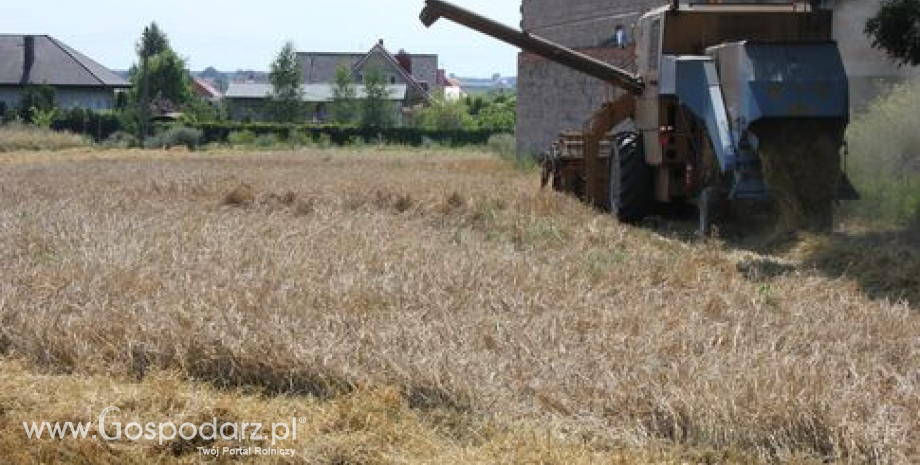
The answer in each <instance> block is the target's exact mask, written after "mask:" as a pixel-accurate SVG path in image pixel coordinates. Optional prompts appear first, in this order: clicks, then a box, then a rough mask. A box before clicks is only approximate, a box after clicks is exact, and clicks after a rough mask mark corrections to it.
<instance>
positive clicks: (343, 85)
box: [332, 63, 360, 124]
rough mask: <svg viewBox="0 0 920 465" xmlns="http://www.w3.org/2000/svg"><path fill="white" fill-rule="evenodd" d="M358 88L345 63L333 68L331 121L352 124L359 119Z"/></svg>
mask: <svg viewBox="0 0 920 465" xmlns="http://www.w3.org/2000/svg"><path fill="white" fill-rule="evenodd" d="M359 117H360V107H359V106H358V90H357V88H356V87H355V81H354V76H352V72H351V68H350V67H349V66H348V64H347V63H342V64H340V65H339V66H338V67H337V68H336V69H335V87H333V89H332V121H334V122H336V123H339V124H352V123H355V122H357V121H358V120H359Z"/></svg>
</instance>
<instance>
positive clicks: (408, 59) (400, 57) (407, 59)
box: [396, 50, 412, 76]
mask: <svg viewBox="0 0 920 465" xmlns="http://www.w3.org/2000/svg"><path fill="white" fill-rule="evenodd" d="M396 62H397V63H399V66H401V67H402V69H404V70H406V73H408V74H409V75H410V76H411V75H412V55H409V54H408V53H406V51H405V50H400V51H399V53H397V54H396Z"/></svg>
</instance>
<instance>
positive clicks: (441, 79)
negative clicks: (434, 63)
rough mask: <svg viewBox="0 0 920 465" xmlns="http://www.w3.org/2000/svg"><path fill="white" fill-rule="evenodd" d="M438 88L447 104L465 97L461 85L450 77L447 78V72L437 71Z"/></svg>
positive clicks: (457, 80)
mask: <svg viewBox="0 0 920 465" xmlns="http://www.w3.org/2000/svg"><path fill="white" fill-rule="evenodd" d="M438 86H439V87H441V89H442V90H443V92H444V98H445V99H446V100H447V101H448V102H456V101H457V100H460V99H462V98H463V97H466V96H467V94H466V92H464V91H463V83H462V82H460V80H459V79H456V78H454V77H452V76H451V77H448V76H447V71H445V70H443V69H439V70H438Z"/></svg>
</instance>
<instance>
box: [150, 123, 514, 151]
mask: <svg viewBox="0 0 920 465" xmlns="http://www.w3.org/2000/svg"><path fill="white" fill-rule="evenodd" d="M174 125H175V124H172V125H171V124H158V128H160V129H161V130H165V129H166V128H169V127H170V126H174ZM188 126H190V127H194V128H196V129H200V130H201V131H202V136H203V140H202V142H203V143H224V142H228V141H229V142H230V143H232V144H235V145H244V144H252V143H254V141H255V139H256V138H257V137H258V136H260V135H262V134H273V135H274V136H275V138H276V139H277V140H278V141H286V142H289V143H290V137H291V134H296V135H297V136H296V137H298V139H300V140H304V139H307V138H308V139H309V140H314V141H323V140H327V141H328V144H329V145H348V144H349V143H351V142H353V141H357V138H360V139H361V140H363V141H377V142H383V143H389V144H399V145H411V146H420V145H422V144H423V142H424V141H425V140H426V139H427V140H429V141H432V142H436V143H439V144H442V145H445V146H458V147H459V146H468V145H485V144H486V142H487V141H488V139H489V137H490V136H492V135H494V134H495V133H496V132H495V131H489V130H463V131H440V130H427V129H421V128H398V127H391V128H369V127H362V126H351V125H337V124H325V125H295V124H279V123H240V122H232V121H224V122H209V123H193V124H189V125H188ZM241 133H242V134H241ZM240 138H242V139H240Z"/></svg>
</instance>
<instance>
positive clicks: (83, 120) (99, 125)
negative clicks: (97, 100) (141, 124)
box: [51, 108, 136, 141]
mask: <svg viewBox="0 0 920 465" xmlns="http://www.w3.org/2000/svg"><path fill="white" fill-rule="evenodd" d="M126 123H128V124H126ZM133 124H136V120H134V119H130V121H129V118H127V117H125V116H124V115H123V114H122V113H121V112H111V111H98V112H97V111H92V110H84V109H82V108H71V109H70V110H59V111H57V112H56V113H55V118H54V121H53V122H52V123H51V128H52V129H54V130H56V131H69V132H73V133H76V134H83V135H86V136H90V137H92V138H93V139H95V140H96V141H103V140H105V139H107V138H108V137H109V136H110V135H111V134H113V133H115V132H117V131H132V132H133V130H134V129H135V128H136V127H135V126H132V125H133Z"/></svg>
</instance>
